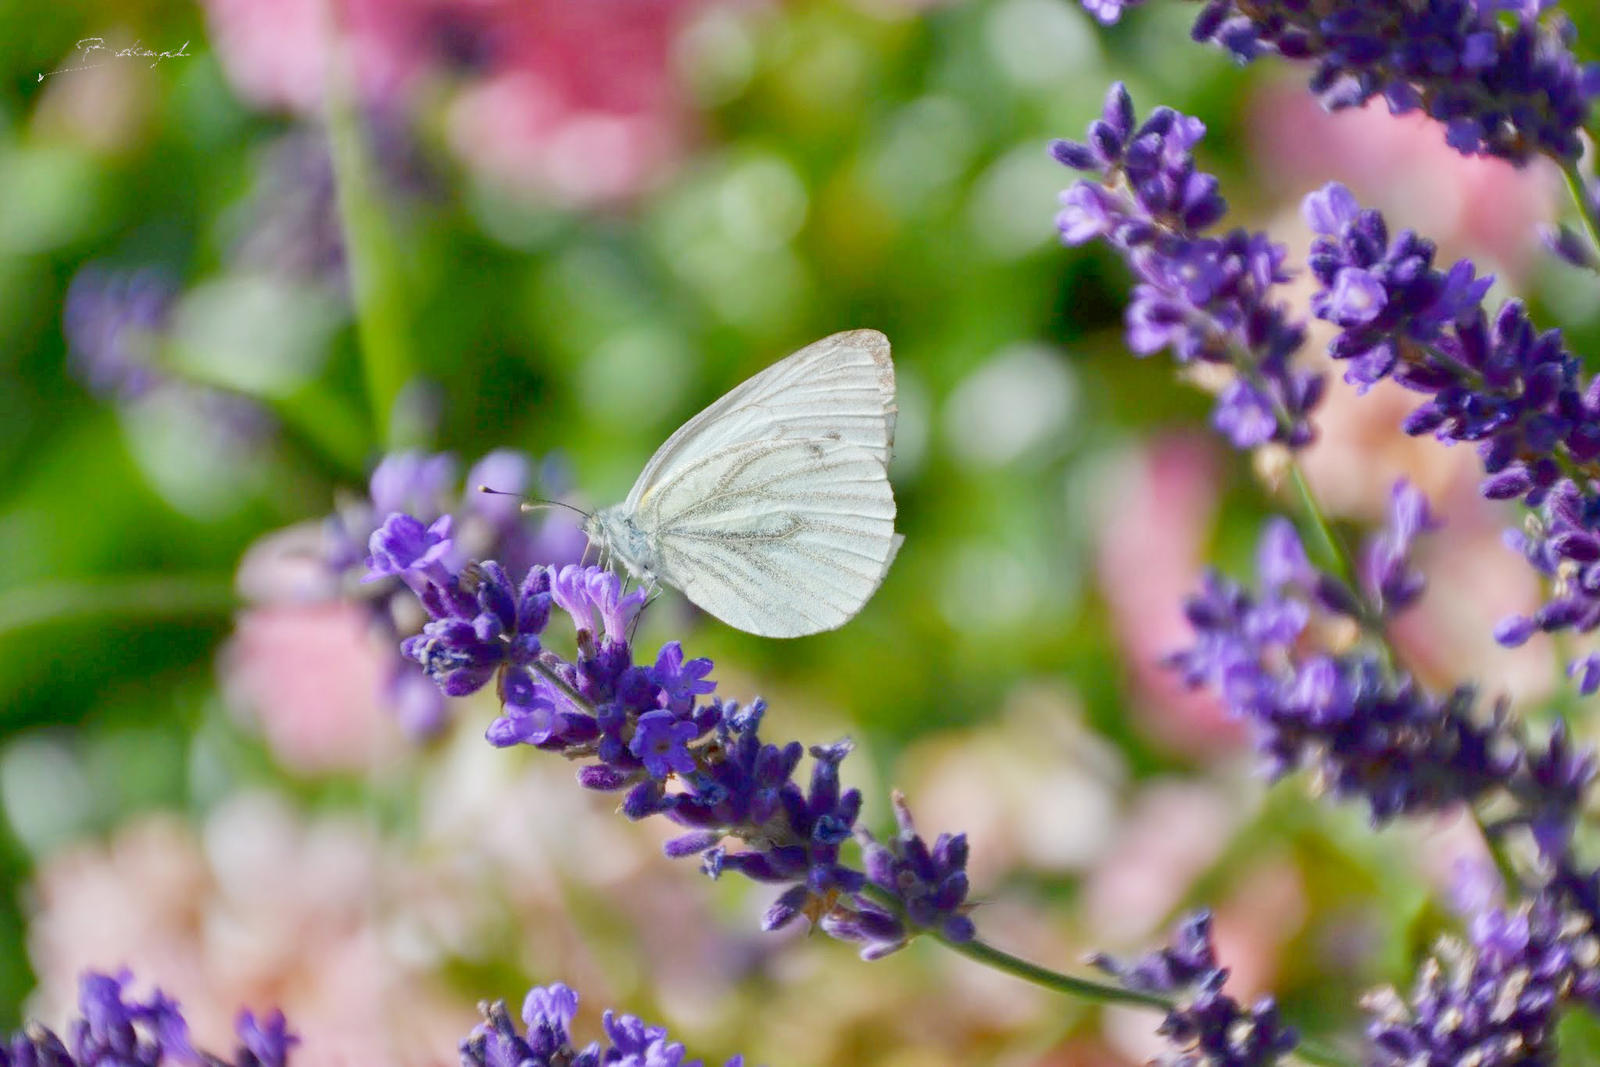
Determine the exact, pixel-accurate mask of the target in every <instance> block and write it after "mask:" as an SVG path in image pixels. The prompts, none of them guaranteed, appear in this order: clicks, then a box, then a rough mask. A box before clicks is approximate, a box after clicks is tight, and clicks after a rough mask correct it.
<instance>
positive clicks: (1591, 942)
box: [1365, 893, 1600, 1067]
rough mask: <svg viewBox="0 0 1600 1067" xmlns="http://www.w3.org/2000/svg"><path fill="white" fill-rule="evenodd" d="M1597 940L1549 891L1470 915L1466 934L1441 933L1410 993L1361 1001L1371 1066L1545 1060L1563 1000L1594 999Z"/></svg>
mask: <svg viewBox="0 0 1600 1067" xmlns="http://www.w3.org/2000/svg"><path fill="white" fill-rule="evenodd" d="M1597 954H1600V940H1597V939H1596V935H1595V932H1594V928H1593V927H1592V925H1591V924H1590V921H1589V920H1588V919H1586V918H1581V917H1577V916H1574V915H1573V914H1572V913H1570V912H1569V911H1567V910H1566V909H1564V908H1563V906H1562V905H1561V904H1560V903H1559V902H1558V900H1557V899H1556V898H1555V897H1553V896H1552V895H1550V894H1548V893H1541V894H1539V895H1538V896H1536V897H1535V898H1534V899H1532V900H1531V901H1529V902H1527V903H1524V904H1523V905H1521V906H1520V907H1518V908H1517V909H1515V910H1513V911H1501V910H1499V909H1492V910H1490V911H1488V912H1485V913H1483V914H1481V915H1479V916H1478V917H1477V918H1476V920H1475V921H1474V922H1473V923H1472V941H1471V943H1470V944H1463V943H1462V942H1460V941H1457V940H1452V939H1444V940H1442V941H1440V942H1439V944H1438V945H1437V946H1436V948H1435V950H1434V956H1433V958H1432V959H1430V960H1428V961H1427V962H1426V963H1424V964H1423V966H1422V968H1421V970H1420V971H1419V973H1418V977H1417V980H1416V984H1415V986H1414V987H1413V989H1412V992H1411V996H1410V998H1409V999H1405V998H1402V997H1401V996H1400V994H1399V993H1398V992H1396V991H1395V990H1393V989H1385V990H1380V991H1378V992H1377V993H1375V994H1373V995H1371V996H1369V997H1368V998H1367V1000H1366V1002H1365V1006H1366V1008H1367V1010H1368V1011H1369V1012H1370V1013H1371V1014H1372V1016H1373V1019H1372V1022H1371V1023H1370V1024H1369V1026H1368V1029H1367V1034H1368V1038H1369V1040H1370V1043H1371V1050H1372V1054H1371V1056H1370V1057H1369V1058H1368V1060H1367V1062H1368V1063H1371V1064H1373V1065H1374V1067H1389V1065H1393V1067H1447V1065H1449V1067H1454V1065H1456V1064H1461V1063H1466V1062H1471V1063H1474V1064H1481V1065H1483V1067H1512V1065H1536V1064H1553V1063H1555V1062H1556V1059H1555V1027H1556V1022H1557V1021H1558V1020H1559V1018H1560V1014H1561V1012H1562V1011H1563V1009H1564V1008H1566V1007H1567V1006H1569V1005H1574V1004H1575V1005H1581V1006H1583V1007H1585V1008H1587V1009H1588V1010H1589V1011H1594V1010H1596V1008H1597V1007H1600V970H1597V969H1596V967H1595V965H1594V961H1595V959H1596V958H1597Z"/></svg>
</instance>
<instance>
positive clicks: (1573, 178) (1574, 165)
mask: <svg viewBox="0 0 1600 1067" xmlns="http://www.w3.org/2000/svg"><path fill="white" fill-rule="evenodd" d="M1561 176H1562V177H1563V178H1565V179H1566V180H1567V193H1568V194H1569V195H1570V196H1571V197H1572V202H1573V203H1574V204H1576V205H1577V207H1578V217H1579V218H1581V219H1582V220H1583V230H1584V232H1585V233H1586V234H1588V235H1589V244H1590V246H1591V247H1592V248H1593V249H1594V251H1595V253H1596V254H1597V255H1600V217H1597V215H1596V211H1597V210H1600V205H1596V204H1594V203H1592V202H1591V199H1590V197H1589V196H1588V195H1587V194H1586V193H1585V192H1584V187H1583V174H1582V172H1580V171H1579V170H1578V161H1577V160H1575V159H1567V160H1562V161H1561Z"/></svg>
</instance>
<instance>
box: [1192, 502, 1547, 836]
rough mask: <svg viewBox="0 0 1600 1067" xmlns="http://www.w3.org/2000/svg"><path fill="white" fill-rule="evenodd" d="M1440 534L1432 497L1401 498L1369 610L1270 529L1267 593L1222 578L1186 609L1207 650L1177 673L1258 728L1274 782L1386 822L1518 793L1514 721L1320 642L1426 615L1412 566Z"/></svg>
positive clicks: (1379, 549)
mask: <svg viewBox="0 0 1600 1067" xmlns="http://www.w3.org/2000/svg"><path fill="white" fill-rule="evenodd" d="M1432 525H1434V524H1433V520H1432V517H1431V515H1430V513H1429V512H1428V509H1427V505H1426V502H1425V501H1423V500H1422V498H1421V496H1420V494H1417V493H1416V491H1415V490H1412V489H1410V488H1409V487H1405V486H1403V485H1402V486H1399V487H1397V488H1396V490H1395V494H1394V503H1393V509H1392V512H1391V525H1390V527H1389V528H1388V529H1387V530H1384V531H1382V532H1380V533H1379V534H1378V535H1376V536H1375V537H1374V538H1372V539H1371V541H1370V542H1369V543H1368V546H1367V549H1366V552H1365V558H1366V559H1367V561H1368V568H1367V575H1366V579H1367V580H1366V583H1365V596H1364V597H1358V596H1356V594H1355V593H1354V592H1353V591H1351V590H1349V589H1347V588H1345V587H1344V586H1343V585H1342V583H1340V582H1339V581H1338V580H1337V579H1336V578H1334V577H1333V576H1331V575H1326V574H1321V573H1319V572H1317V571H1316V570H1315V569H1314V568H1313V567H1311V565H1310V564H1309V563H1308V562H1307V561H1306V558H1305V552H1304V549H1303V548H1302V547H1301V546H1300V544H1299V540H1298V537H1297V536H1296V535H1295V533H1294V530H1293V527H1292V526H1290V525H1289V524H1288V523H1287V522H1283V521H1279V522H1275V523H1272V524H1270V525H1269V526H1268V529H1267V532H1266V534H1265V535H1264V537H1263V539H1262V551H1261V553H1260V560H1261V576H1262V582H1261V588H1260V589H1259V591H1258V592H1255V593H1252V592H1250V591H1248V590H1246V589H1245V588H1243V587H1242V586H1239V585H1237V584H1235V583H1234V582H1231V581H1229V580H1227V579H1225V578H1223V577H1221V576H1220V575H1216V574H1212V575H1210V576H1209V577H1208V578H1207V579H1206V583H1205V587H1204V588H1203V590H1202V591H1201V592H1200V593H1199V594H1198V595H1196V596H1194V597H1191V598H1190V600H1189V601H1188V602H1187V604H1186V605H1185V613H1186V614H1187V615H1188V618H1189V623H1190V625H1191V626H1192V627H1193V628H1194V631H1195V638H1196V640H1195V644H1194V645H1193V646H1192V647H1190V648H1188V649H1184V650H1182V651H1180V652H1177V653H1175V654H1173V655H1172V656H1171V657H1170V658H1169V661H1168V662H1169V663H1170V665H1171V666H1173V667H1175V668H1176V669H1178V670H1179V671H1180V672H1181V673H1182V675H1183V678H1184V680H1185V682H1187V683H1188V684H1189V685H1191V686H1201V685H1204V686H1208V687H1210V688H1212V689H1213V690H1215V691H1216V692H1217V693H1218V695H1219V696H1220V697H1221V698H1222V700H1223V701H1224V702H1225V703H1226V704H1227V706H1228V708H1229V709H1230V711H1232V713H1233V714H1234V715H1236V716H1238V717H1239V718H1241V719H1243V720H1245V721H1246V722H1247V723H1248V724H1249V725H1250V727H1251V729H1252V732H1253V733H1254V735H1255V739H1256V747H1257V750H1258V751H1259V752H1260V753H1261V755H1262V757H1263V758H1264V761H1265V764H1266V770H1267V773H1268V774H1270V775H1271V776H1272V777H1274V778H1277V777H1281V776H1283V775H1286V774H1289V773H1291V772H1292V771H1294V770H1296V769H1299V768H1302V767H1311V768H1314V769H1315V771H1316V774H1317V778H1318V781H1319V783H1320V784H1321V785H1322V786H1323V788H1326V789H1328V790H1329V791H1331V792H1332V793H1333V794H1334V795H1335V796H1338V797H1342V798H1349V799H1356V798H1359V799H1362V800H1364V801H1365V802H1366V804H1367V805H1368V808H1369V809H1370V811H1371V814H1372V818H1373V821H1374V822H1384V821H1386V820H1388V819H1391V818H1393V817H1395V816H1397V815H1401V814H1414V813H1418V812H1423V811H1437V810H1441V809H1443V808H1446V807H1449V806H1450V805H1453V804H1456V803H1460V802H1463V801H1467V802H1470V801H1472V800H1474V799H1476V798H1478V797H1480V796H1482V795H1484V794H1486V793H1488V792H1490V791H1491V790H1494V789H1497V788H1499V787H1501V786H1503V785H1505V784H1506V783H1507V782H1508V781H1510V780H1511V777H1512V775H1513V774H1514V773H1515V772H1516V771H1517V770H1518V769H1519V767H1520V766H1521V761H1522V758H1523V754H1522V747H1521V746H1520V745H1519V744H1517V743H1516V738H1515V737H1514V736H1513V735H1512V733H1511V727H1510V724H1509V723H1508V722H1507V720H1506V718H1505V716H1504V714H1503V713H1502V712H1501V711H1500V710H1499V709H1498V708H1497V709H1494V710H1493V711H1492V712H1491V713H1490V714H1488V715H1484V714H1481V713H1480V712H1479V710H1478V708H1477V707H1476V703H1477V701H1476V694H1475V693H1474V692H1473V691H1472V690H1471V689H1470V688H1466V687H1462V688H1459V689H1457V690H1455V691H1454V692H1451V693H1448V694H1445V695H1444V696H1435V695H1433V694H1430V693H1428V692H1426V691H1425V690H1423V689H1422V688H1421V687H1420V686H1418V685H1417V684H1416V683H1415V682H1413V681H1412V680H1411V679H1410V678H1408V677H1406V676H1405V675H1404V674H1401V673H1399V672H1397V671H1395V670H1394V669H1392V668H1391V667H1389V666H1388V665H1387V663H1386V657H1385V656H1384V655H1383V654H1381V650H1380V649H1377V648H1374V647H1371V646H1370V645H1369V646H1367V647H1363V646H1361V645H1357V646H1356V647H1354V648H1350V649H1343V650H1340V651H1338V652H1333V651H1329V650H1326V649H1322V648H1319V647H1318V646H1317V643H1316V641H1315V640H1314V639H1313V638H1314V635H1315V633H1316V626H1315V624H1317V623H1332V622H1336V621H1339V620H1340V619H1341V617H1342V618H1343V621H1344V622H1345V624H1346V625H1348V622H1349V621H1351V620H1354V621H1355V622H1357V623H1358V624H1360V625H1361V626H1362V627H1363V628H1364V629H1365V630H1366V631H1367V632H1368V633H1369V634H1370V633H1372V632H1373V631H1375V630H1380V629H1381V626H1382V624H1383V622H1384V620H1385V619H1386V618H1387V617H1392V616H1393V615H1395V614H1397V613H1398V612H1400V611H1401V610H1403V609H1404V608H1406V607H1407V606H1409V605H1410V604H1412V603H1414V602H1415V600H1416V598H1417V597H1418V596H1419V595H1420V594H1421V591H1422V579H1421V576H1420V575H1419V574H1418V573H1417V572H1416V571H1415V570H1414V569H1413V568H1412V566H1411V564H1410V563H1409V560H1408V554H1409V550H1410V548H1411V546H1412V544H1413V542H1414V540H1415V538H1416V536H1417V534H1419V533H1421V532H1423V531H1425V530H1427V529H1429V528H1430V527H1431V526H1432Z"/></svg>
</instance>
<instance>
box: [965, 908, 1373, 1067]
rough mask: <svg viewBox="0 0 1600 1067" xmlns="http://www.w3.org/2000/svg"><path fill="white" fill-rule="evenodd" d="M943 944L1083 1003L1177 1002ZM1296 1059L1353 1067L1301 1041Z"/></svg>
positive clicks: (969, 944) (986, 949) (973, 946)
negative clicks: (1076, 998)
mask: <svg viewBox="0 0 1600 1067" xmlns="http://www.w3.org/2000/svg"><path fill="white" fill-rule="evenodd" d="M933 936H934V937H935V938H936V939H937V940H938V941H939V943H940V944H942V945H944V946H945V947H946V948H948V949H951V950H952V951H955V952H959V953H960V954H961V955H963V956H965V957H967V958H968V959H970V960H973V961H974V962H976V963H981V964H983V965H985V966H987V967H993V968H994V969H995V970H997V971H1003V972H1005V973H1006V974H1009V975H1011V976H1012V977H1014V978H1020V979H1022V980H1023V981H1024V982H1032V983H1033V984H1034V985H1036V986H1040V987H1042V988H1044V989H1048V990H1050V991H1051V992H1052V993H1063V994H1065V995H1067V996H1069V997H1078V998H1080V999H1082V1000H1088V1001H1093V1002H1095V1003H1097V1004H1131V1005H1133V1006H1135V1007H1139V1008H1153V1009H1155V1010H1157V1011H1171V1010H1172V1009H1173V1008H1174V1006H1175V1003H1174V1001H1173V1000H1172V999H1171V998H1169V997H1164V996H1161V995H1160V994H1158V993H1139V992H1136V991H1134V990H1131V989H1124V988H1122V987H1121V986H1116V985H1111V984H1109V983H1107V982H1097V981H1094V980H1092V979H1088V978H1074V977H1073V976H1072V975H1070V974H1062V973H1060V972H1059V971H1052V970H1050V969H1049V968H1048V967H1040V966H1039V965H1038V964H1036V963H1030V962H1028V961H1027V960H1025V959H1022V958H1020V957H1018V956H1013V955H1012V954H1011V953H1009V952H1005V951H1002V950H1001V949H998V948H995V947H994V946H993V945H990V944H988V943H986V942H983V941H978V940H976V939H974V940H972V941H949V940H946V939H945V938H942V937H938V935H937V934H935V935H933ZM1293 1055H1294V1058H1295V1059H1297V1060H1300V1061H1302V1062H1304V1063H1308V1064H1313V1065H1315V1067H1350V1065H1349V1061H1348V1060H1346V1059H1345V1058H1344V1057H1343V1056H1340V1055H1339V1054H1338V1053H1336V1052H1333V1051H1332V1050H1330V1049H1326V1048H1323V1047H1322V1046H1320V1045H1318V1044H1317V1043H1316V1042H1312V1041H1302V1042H1301V1043H1300V1044H1299V1045H1297V1046H1295V1050H1294V1053H1293Z"/></svg>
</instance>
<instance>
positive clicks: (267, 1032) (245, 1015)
mask: <svg viewBox="0 0 1600 1067" xmlns="http://www.w3.org/2000/svg"><path fill="white" fill-rule="evenodd" d="M234 1032H235V1033H237V1034H238V1035H239V1041H240V1045H241V1047H240V1049H239V1051H238V1053H237V1059H238V1063H239V1067H286V1065H287V1064H288V1062H289V1050H290V1049H291V1048H293V1047H294V1046H296V1045H298V1044H299V1043H300V1038H299V1037H298V1036H296V1035H295V1034H292V1033H290V1032H289V1027H288V1023H287V1022H286V1021H285V1020H284V1018H283V1012H281V1011H274V1012H273V1013H272V1014H271V1015H268V1016H267V1017H266V1018H265V1019H264V1020H258V1019H257V1018H256V1017H255V1015H254V1014H252V1013H251V1012H248V1011H241V1012H240V1013H239V1018H238V1019H237V1020H236V1021H235V1023H234Z"/></svg>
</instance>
